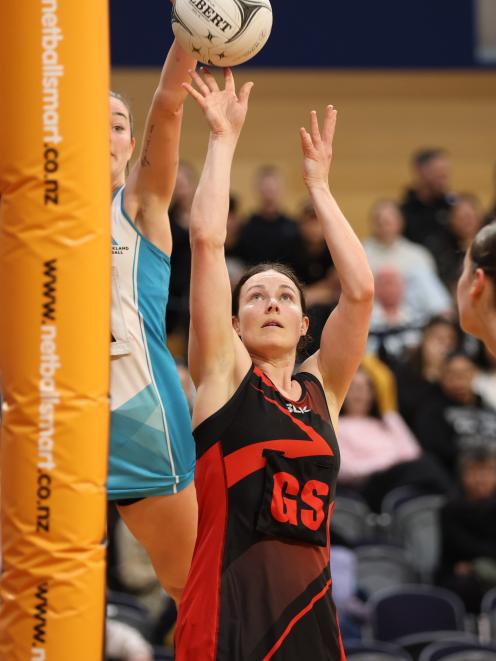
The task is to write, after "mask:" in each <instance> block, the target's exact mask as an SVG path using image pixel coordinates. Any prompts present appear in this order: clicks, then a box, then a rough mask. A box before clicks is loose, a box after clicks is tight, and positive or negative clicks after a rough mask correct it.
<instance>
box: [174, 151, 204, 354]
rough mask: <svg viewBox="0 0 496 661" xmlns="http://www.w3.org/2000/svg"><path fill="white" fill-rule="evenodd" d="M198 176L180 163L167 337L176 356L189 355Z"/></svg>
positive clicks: (175, 204) (176, 193)
mask: <svg viewBox="0 0 496 661" xmlns="http://www.w3.org/2000/svg"><path fill="white" fill-rule="evenodd" d="M197 183H198V177H197V174H196V172H195V170H194V168H193V167H192V166H191V165H189V164H188V163H180V164H179V167H178V170H177V178H176V185H175V188H174V195H173V198H172V204H171V208H170V210H169V215H170V224H171V232H172V255H171V276H170V287H169V303H168V305H167V335H168V338H169V344H170V347H171V351H172V352H173V354H174V355H181V356H184V355H185V353H186V346H185V337H186V336H187V333H188V328H189V283H190V278H191V250H190V247H189V223H190V213H191V205H192V203H193V197H194V195H195V191H196V186H197Z"/></svg>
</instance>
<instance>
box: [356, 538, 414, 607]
mask: <svg viewBox="0 0 496 661" xmlns="http://www.w3.org/2000/svg"><path fill="white" fill-rule="evenodd" d="M355 553H356V558H357V585H358V588H360V589H361V590H364V592H365V593H366V594H368V595H369V596H372V595H373V594H375V593H376V592H379V591H380V590H384V589H385V588H392V587H396V586H399V585H411V584H414V583H418V575H417V572H416V570H415V569H414V567H413V565H412V560H411V558H410V556H409V554H408V553H407V552H406V551H405V550H404V549H401V548H398V547H395V546H390V545H384V544H370V545H368V546H360V547H358V548H357V549H356V550H355Z"/></svg>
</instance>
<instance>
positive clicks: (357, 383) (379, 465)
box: [338, 366, 452, 512]
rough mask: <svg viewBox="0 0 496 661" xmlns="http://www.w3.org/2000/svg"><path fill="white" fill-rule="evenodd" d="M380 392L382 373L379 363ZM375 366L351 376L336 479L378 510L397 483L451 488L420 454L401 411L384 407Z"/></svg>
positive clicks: (438, 489)
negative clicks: (380, 373) (376, 380)
mask: <svg viewBox="0 0 496 661" xmlns="http://www.w3.org/2000/svg"><path fill="white" fill-rule="evenodd" d="M382 371H383V373H382V376H381V378H382V381H383V382H382V384H381V386H380V387H381V389H382V392H383V393H386V392H387V391H388V388H385V387H384V385H385V384H384V378H385V373H384V371H386V374H387V375H388V378H389V380H390V381H391V382H392V381H393V379H394V377H393V375H392V373H391V372H389V370H387V368H386V367H385V366H383V367H382ZM375 375H377V369H375V370H374V371H373V372H372V371H366V370H365V369H363V366H362V368H361V369H359V370H358V372H357V373H356V374H355V376H354V377H353V380H352V382H351V385H350V388H349V391H348V394H347V396H346V399H345V401H344V404H343V409H342V414H341V416H340V419H339V433H338V439H339V447H340V451H341V467H340V472H339V476H338V482H339V483H341V484H343V485H347V486H350V487H353V488H354V489H356V490H358V491H360V493H361V494H362V496H363V497H364V499H365V500H366V502H367V504H368V505H369V507H370V508H371V509H372V510H374V511H376V512H379V511H380V508H381V503H382V499H383V498H384V496H385V495H386V493H388V492H389V491H391V489H394V488H395V487H398V486H404V485H411V486H416V487H418V488H419V489H421V490H425V491H428V492H430V493H445V492H447V491H449V490H450V489H451V488H452V483H451V480H450V479H449V477H448V476H447V475H446V474H445V473H444V471H443V470H442V469H441V468H440V466H438V464H437V463H436V461H435V460H434V459H432V458H431V457H429V456H428V455H425V454H424V453H423V452H422V450H421V448H420V446H419V444H418V443H417V440H416V439H415V437H414V436H413V434H412V432H411V431H410V429H409V428H408V427H407V425H406V424H405V422H404V421H403V419H402V418H401V416H400V415H399V414H398V413H397V411H395V410H393V409H384V408H383V406H384V404H382V406H381V402H389V403H392V402H391V401H390V400H391V398H390V397H387V398H384V397H382V398H381V399H379V397H378V392H379V390H378V388H377V386H376V384H375V382H374V377H375Z"/></svg>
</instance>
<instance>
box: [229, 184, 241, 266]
mask: <svg viewBox="0 0 496 661" xmlns="http://www.w3.org/2000/svg"><path fill="white" fill-rule="evenodd" d="M242 227H243V219H242V218H241V215H240V213H239V200H238V198H237V197H236V195H234V194H233V193H231V194H230V195H229V212H228V215H227V228H226V231H227V234H226V243H225V250H226V256H227V257H229V256H230V255H231V253H232V251H233V250H234V248H235V246H236V244H237V242H238V238H239V233H240V231H241V228H242Z"/></svg>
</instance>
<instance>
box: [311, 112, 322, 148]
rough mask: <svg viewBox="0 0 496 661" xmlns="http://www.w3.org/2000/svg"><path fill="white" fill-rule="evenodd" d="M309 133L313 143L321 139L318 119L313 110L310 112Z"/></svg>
mask: <svg viewBox="0 0 496 661" xmlns="http://www.w3.org/2000/svg"><path fill="white" fill-rule="evenodd" d="M310 135H311V136H312V141H313V144H314V145H317V144H318V143H319V142H320V141H321V137H320V129H319V120H318V118H317V113H316V111H315V110H312V112H311V113H310Z"/></svg>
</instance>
